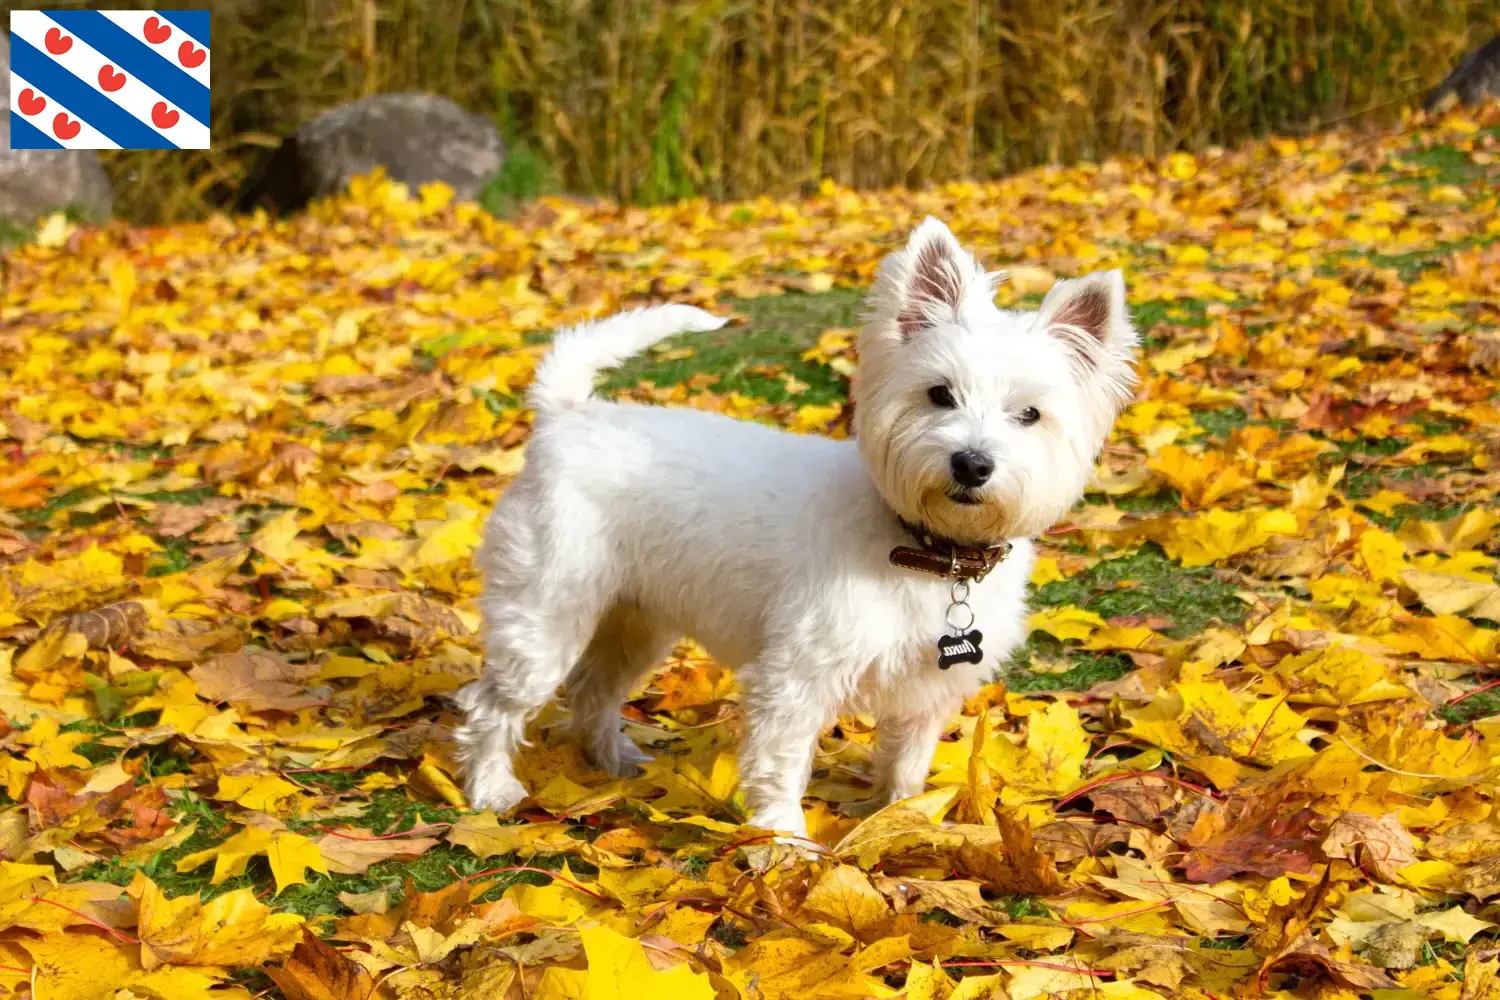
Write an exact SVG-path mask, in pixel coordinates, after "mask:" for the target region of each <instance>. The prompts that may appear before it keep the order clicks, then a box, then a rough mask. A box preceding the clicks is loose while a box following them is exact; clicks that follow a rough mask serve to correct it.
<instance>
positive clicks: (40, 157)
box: [0, 32, 115, 226]
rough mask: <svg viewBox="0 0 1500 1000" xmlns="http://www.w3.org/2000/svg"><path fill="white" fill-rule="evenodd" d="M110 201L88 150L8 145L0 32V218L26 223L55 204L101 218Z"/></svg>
mask: <svg viewBox="0 0 1500 1000" xmlns="http://www.w3.org/2000/svg"><path fill="white" fill-rule="evenodd" d="M114 199H115V196H114V188H113V187H112V186H111V184H110V182H109V175H108V174H106V173H105V172H104V168H103V167H102V166H100V165H99V154H98V153H95V152H94V151H93V150H91V149H70V150H56V149H11V148H10V43H9V42H8V41H7V35H6V34H5V33H3V32H0V219H3V220H5V221H7V222H12V223H15V224H17V225H21V226H27V225H30V224H31V223H33V222H35V221H36V220H37V219H38V218H40V217H41V216H43V215H46V214H47V213H49V212H53V211H56V210H57V209H59V208H76V209H78V210H79V211H81V212H83V213H84V214H86V215H88V216H90V217H92V218H99V219H102V218H105V217H107V216H108V215H109V211H110V209H111V208H112V207H113V205H114Z"/></svg>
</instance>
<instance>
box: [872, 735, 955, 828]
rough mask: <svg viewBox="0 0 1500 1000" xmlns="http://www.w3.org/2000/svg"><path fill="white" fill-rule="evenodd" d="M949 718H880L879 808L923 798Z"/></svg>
mask: <svg viewBox="0 0 1500 1000" xmlns="http://www.w3.org/2000/svg"><path fill="white" fill-rule="evenodd" d="M947 721H948V715H947V714H946V713H943V714H930V715H885V716H881V717H880V720H879V723H878V728H877V732H876V737H875V755H874V758H873V763H874V766H875V796H874V805H875V807H876V808H880V807H882V806H887V805H890V804H891V803H892V802H900V801H901V800H902V799H909V798H911V797H912V796H913V795H921V794H922V791H923V789H925V788H926V787H927V775H928V772H929V771H931V769H932V755H933V754H934V753H936V752H937V744H938V738H939V737H941V736H942V735H943V727H944V726H945V725H946V723H947Z"/></svg>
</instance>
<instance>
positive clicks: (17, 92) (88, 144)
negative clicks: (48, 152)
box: [10, 70, 120, 149]
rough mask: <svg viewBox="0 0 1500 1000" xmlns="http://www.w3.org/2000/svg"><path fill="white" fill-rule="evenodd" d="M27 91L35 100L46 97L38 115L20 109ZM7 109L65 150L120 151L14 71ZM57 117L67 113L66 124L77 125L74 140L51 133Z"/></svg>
mask: <svg viewBox="0 0 1500 1000" xmlns="http://www.w3.org/2000/svg"><path fill="white" fill-rule="evenodd" d="M27 90H29V91H31V93H32V94H33V95H34V96H36V97H42V98H46V101H47V106H46V107H45V108H43V109H42V110H41V112H40V113H39V114H35V115H28V114H27V113H26V112H24V111H22V110H21V94H22V93H23V92H25V91H27ZM10 109H11V110H12V111H14V112H15V113H16V114H18V115H20V116H21V117H22V118H24V119H26V120H27V121H28V122H30V123H31V124H32V125H34V126H36V128H37V131H39V132H41V133H43V134H44V135H46V136H47V138H49V139H51V140H52V141H53V142H57V143H61V144H62V145H63V146H64V147H66V148H67V149H119V148H120V146H119V144H118V143H116V142H115V141H114V140H112V139H111V138H110V137H109V136H107V135H104V134H102V133H101V132H100V131H99V130H98V129H96V128H94V127H93V126H92V125H90V124H89V123H88V122H86V121H83V120H82V119H81V118H79V117H78V116H77V115H75V114H73V112H71V111H69V110H68V109H67V108H65V107H63V106H62V105H61V104H59V103H57V102H56V101H54V100H53V99H52V97H51V95H49V94H47V93H45V92H43V91H42V90H41V89H40V88H38V87H33V86H32V85H31V84H29V83H27V82H26V79H25V77H23V76H21V74H20V73H17V72H16V71H15V70H11V72H10ZM59 114H66V115H67V116H68V121H70V122H78V124H79V129H78V134H77V135H75V136H74V137H73V138H71V139H63V138H61V137H59V136H58V134H57V133H56V132H54V131H53V130H52V122H53V121H54V120H55V119H56V118H57V116H58V115H59Z"/></svg>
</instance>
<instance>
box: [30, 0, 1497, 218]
mask: <svg viewBox="0 0 1500 1000" xmlns="http://www.w3.org/2000/svg"><path fill="white" fill-rule="evenodd" d="M84 3H85V0H51V4H52V6H64V7H66V6H69V5H74V6H82V5H84ZM87 6H91V7H98V6H123V7H130V6H138V3H137V0H116V2H115V3H106V4H100V3H98V2H96V0H88V2H87ZM213 10H214V15H215V16H214V23H213V41H214V46H213V48H214V98H215V105H216V106H215V121H214V134H215V148H214V149H213V150H212V151H210V152H206V153H202V154H191V155H186V156H184V155H182V154H178V153H172V154H161V153H121V154H113V155H111V156H110V157H109V159H108V167H109V169H110V171H111V173H112V174H113V175H114V176H115V178H116V182H117V184H118V187H119V194H120V198H119V203H120V209H121V211H122V212H123V213H125V214H127V215H129V216H131V217H133V218H135V219H137V220H140V221H158V220H162V219H169V218H176V217H184V216H193V215H197V214H201V213H202V212H204V211H205V210H207V209H209V208H212V207H214V206H216V205H219V204H223V203H224V202H225V201H226V200H227V197H228V195H229V193H231V192H232V191H233V189H234V188H235V186H236V185H237V184H238V182H239V181H240V180H241V179H242V178H243V176H244V175H245V173H246V172H247V170H248V169H249V166H250V164H251V163H252V162H253V157H254V156H255V155H256V154H258V153H259V152H260V151H261V149H262V148H264V147H266V146H269V145H274V143H275V142H276V141H277V139H278V137H279V136H280V135H281V134H283V133H284V132H285V131H287V130H289V129H291V128H292V127H294V126H295V125H296V124H297V123H299V122H301V121H303V120H305V119H306V118H308V117H309V116H311V115H313V114H316V113H317V112H319V111H322V110H324V109H326V108H328V107H330V106H332V105H334V104H337V103H339V102H342V101H347V100H351V99H355V98H358V97H362V96H367V95H370V94H375V93H378V92H382V91H392V90H424V91H431V92H434V93H438V94H443V95H446V96H449V97H452V98H454V99H455V100H457V101H459V102H460V103H462V104H464V105H465V106H467V107H469V108H471V109H474V110H477V111H481V112H486V113H489V114H492V115H494V116H495V118H496V121H497V123H498V124H499V125H500V127H501V129H502V131H503V133H504V134H505V136H506V138H507V140H508V142H509V143H510V144H511V146H512V148H513V149H514V150H516V153H515V156H514V157H513V159H512V162H511V164H510V166H509V167H508V168H507V171H506V176H504V177H501V178H498V179H497V181H496V184H495V191H494V194H495V196H496V197H504V196H515V195H522V196H524V195H527V194H530V193H534V192H535V191H538V190H541V189H544V188H547V187H551V186H561V187H565V188H566V189H568V190H571V191H577V192H585V193H596V194H603V195H608V196H612V197H615V198H618V199H621V200H626V201H641V202H655V201H663V200H670V199H675V198H681V197H686V196H694V195H706V196H709V197H713V198H745V197H754V196H756V195H760V194H772V195H782V194H787V193H792V192H796V191H798V190H801V189H805V188H807V187H808V186H809V185H811V184H815V183H816V182H817V181H818V180H819V179H821V178H822V177H825V176H826V177H832V178H834V179H836V180H838V181H840V182H841V183H844V184H848V185H854V186H859V187H885V186H889V185H897V184H906V185H921V184H924V183H927V182H930V181H942V180H948V179H952V178H961V177H962V178H968V177H975V178H982V177H988V176H995V175H998V174H1002V173H1006V172H1009V171H1012V170H1015V169H1018V168H1023V167H1027V166H1032V165H1035V164H1038V163H1045V162H1050V161H1060V162H1069V161H1074V160H1077V159H1097V158H1101V157H1103V156H1106V155H1109V154H1112V153H1140V154H1144V155H1147V156H1154V155H1159V154H1162V153H1165V152H1169V151H1171V150H1175V149H1182V148H1186V149H1199V148H1202V147H1205V146H1208V145H1211V144H1232V143H1235V142H1237V141H1240V140H1242V139H1244V138H1246V137H1248V136H1251V135H1256V134H1262V133H1264V132H1267V131H1273V130H1274V131H1278V132H1282V133H1286V132H1299V131H1303V130H1309V129H1313V128H1316V127H1318V126H1320V125H1322V124H1326V123H1329V122H1331V121H1335V120H1341V119H1345V118H1347V117H1350V116H1354V115H1361V114H1373V115H1376V116H1389V115H1393V114H1396V113H1397V112H1398V110H1399V108H1400V107H1402V106H1404V105H1405V104H1406V103H1407V99H1408V98H1410V97H1411V96H1413V95H1415V94H1420V93H1422V92H1423V91H1425V90H1426V89H1427V88H1428V87H1430V86H1431V85H1433V84H1434V83H1436V82H1437V81H1438V80H1440V79H1441V78H1442V76H1443V75H1444V74H1445V73H1446V72H1447V70H1448V69H1449V68H1451V66H1452V65H1453V64H1454V62H1455V61H1456V60H1457V59H1458V57H1459V56H1460V55H1461V54H1462V53H1463V52H1464V51H1466V50H1467V49H1469V48H1472V47H1473V46H1474V45H1477V44H1479V43H1480V42H1482V41H1483V40H1484V39H1486V38H1488V37H1489V36H1490V35H1491V34H1493V33H1494V32H1496V31H1500V0H1123V2H1122V0H1004V2H981V0H907V2H905V3H900V4H895V3H891V2H889V0H837V2H835V0H219V2H215V3H214V4H213Z"/></svg>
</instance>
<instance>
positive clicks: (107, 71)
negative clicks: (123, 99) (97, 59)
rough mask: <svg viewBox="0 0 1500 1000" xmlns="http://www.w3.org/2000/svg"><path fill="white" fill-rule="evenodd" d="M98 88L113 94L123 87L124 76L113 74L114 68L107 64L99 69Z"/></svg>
mask: <svg viewBox="0 0 1500 1000" xmlns="http://www.w3.org/2000/svg"><path fill="white" fill-rule="evenodd" d="M99 86H101V87H103V88H104V89H105V90H107V91H108V92H109V93H111V94H113V93H114V92H115V91H117V90H119V89H120V88H121V87H123V86H125V74H124V73H117V72H115V68H114V67H113V66H111V65H110V64H109V63H105V64H104V65H103V66H100V67H99Z"/></svg>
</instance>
